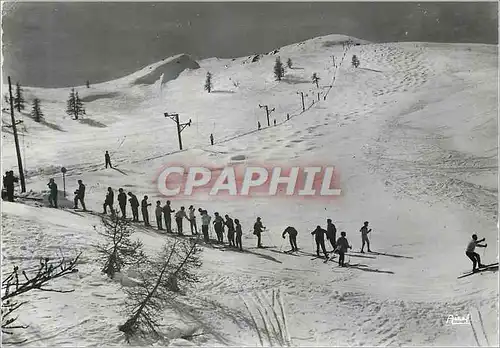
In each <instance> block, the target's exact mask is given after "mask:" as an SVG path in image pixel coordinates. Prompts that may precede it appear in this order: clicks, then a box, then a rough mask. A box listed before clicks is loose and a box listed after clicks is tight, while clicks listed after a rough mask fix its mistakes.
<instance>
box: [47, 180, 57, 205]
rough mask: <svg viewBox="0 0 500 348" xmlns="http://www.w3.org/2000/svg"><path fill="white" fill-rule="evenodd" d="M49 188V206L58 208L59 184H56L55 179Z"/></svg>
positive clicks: (50, 181)
mask: <svg viewBox="0 0 500 348" xmlns="http://www.w3.org/2000/svg"><path fill="white" fill-rule="evenodd" d="M47 186H48V187H49V189H50V193H49V204H50V206H51V207H53V208H57V184H56V183H55V182H54V179H50V180H49V183H48V184H47Z"/></svg>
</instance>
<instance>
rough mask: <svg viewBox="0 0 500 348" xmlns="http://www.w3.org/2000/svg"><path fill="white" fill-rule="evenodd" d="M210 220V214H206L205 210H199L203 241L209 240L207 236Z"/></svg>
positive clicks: (207, 241)
mask: <svg viewBox="0 0 500 348" xmlns="http://www.w3.org/2000/svg"><path fill="white" fill-rule="evenodd" d="M200 209H201V208H200ZM210 220H212V217H211V216H210V215H208V213H207V211H206V210H202V211H201V232H202V233H203V239H204V241H205V243H209V242H210V239H209V237H208V228H209V227H210Z"/></svg>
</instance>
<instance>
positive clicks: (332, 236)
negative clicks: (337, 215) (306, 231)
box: [326, 219, 337, 250]
mask: <svg viewBox="0 0 500 348" xmlns="http://www.w3.org/2000/svg"><path fill="white" fill-rule="evenodd" d="M326 238H328V240H329V241H330V244H331V245H332V247H333V250H335V248H336V247H337V228H335V225H334V224H333V223H332V219H326Z"/></svg>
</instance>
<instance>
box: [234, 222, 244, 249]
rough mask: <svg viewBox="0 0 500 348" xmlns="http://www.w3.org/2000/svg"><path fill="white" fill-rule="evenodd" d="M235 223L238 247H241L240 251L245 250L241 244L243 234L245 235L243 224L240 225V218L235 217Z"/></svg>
mask: <svg viewBox="0 0 500 348" xmlns="http://www.w3.org/2000/svg"><path fill="white" fill-rule="evenodd" d="M234 223H235V225H236V229H235V232H236V247H237V248H239V249H240V251H243V246H242V245H241V236H242V235H243V232H242V230H241V225H240V220H238V219H234Z"/></svg>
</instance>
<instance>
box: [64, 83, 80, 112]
mask: <svg viewBox="0 0 500 348" xmlns="http://www.w3.org/2000/svg"><path fill="white" fill-rule="evenodd" d="M75 108H76V96H75V89H74V88H72V89H71V92H70V93H69V98H68V101H67V102H66V113H67V114H68V115H70V116H73V117H75V118H78V117H77V116H76V115H75Z"/></svg>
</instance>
